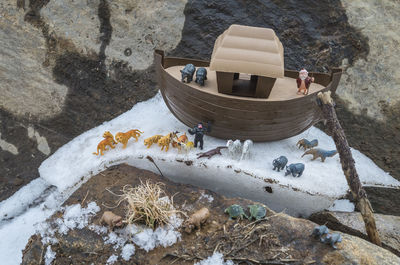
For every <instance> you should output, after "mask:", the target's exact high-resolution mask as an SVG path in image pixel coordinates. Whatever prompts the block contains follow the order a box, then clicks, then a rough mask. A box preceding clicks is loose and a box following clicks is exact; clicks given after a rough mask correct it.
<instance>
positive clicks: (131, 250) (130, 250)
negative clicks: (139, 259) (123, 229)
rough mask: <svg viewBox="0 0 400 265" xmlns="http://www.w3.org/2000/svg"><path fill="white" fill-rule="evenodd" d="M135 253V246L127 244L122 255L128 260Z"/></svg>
mask: <svg viewBox="0 0 400 265" xmlns="http://www.w3.org/2000/svg"><path fill="white" fill-rule="evenodd" d="M134 254H135V246H134V245H132V244H126V245H125V246H124V248H123V249H122V252H121V257H122V258H123V259H124V260H125V261H128V260H130V259H131V257H132V256H133V255H134Z"/></svg>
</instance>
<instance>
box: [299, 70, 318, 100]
mask: <svg viewBox="0 0 400 265" xmlns="http://www.w3.org/2000/svg"><path fill="white" fill-rule="evenodd" d="M296 82H297V88H298V90H297V94H299V95H300V94H301V91H303V90H304V92H303V94H304V95H308V89H309V88H310V84H311V83H312V82H314V77H309V76H308V72H307V70H306V69H304V68H302V69H301V70H300V72H299V77H298V78H297V79H296Z"/></svg>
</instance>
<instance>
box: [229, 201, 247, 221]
mask: <svg viewBox="0 0 400 265" xmlns="http://www.w3.org/2000/svg"><path fill="white" fill-rule="evenodd" d="M225 213H227V214H229V219H232V218H240V219H243V216H244V217H246V218H248V217H247V215H246V214H245V213H244V211H243V208H242V206H240V205H237V204H233V205H231V206H229V207H228V208H226V209H225Z"/></svg>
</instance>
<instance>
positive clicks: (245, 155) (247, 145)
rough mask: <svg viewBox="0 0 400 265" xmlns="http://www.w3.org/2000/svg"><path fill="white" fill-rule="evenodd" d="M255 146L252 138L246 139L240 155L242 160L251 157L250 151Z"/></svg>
mask: <svg viewBox="0 0 400 265" xmlns="http://www.w3.org/2000/svg"><path fill="white" fill-rule="evenodd" d="M252 147H253V141H252V140H246V141H244V143H243V148H242V156H241V157H240V160H244V159H248V158H249V157H250V152H251V149H252Z"/></svg>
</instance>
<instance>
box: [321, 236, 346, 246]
mask: <svg viewBox="0 0 400 265" xmlns="http://www.w3.org/2000/svg"><path fill="white" fill-rule="evenodd" d="M320 240H321V242H322V243H324V244H328V245H331V247H333V248H334V249H337V247H336V246H335V243H337V242H339V243H340V242H342V236H341V235H340V234H336V233H334V234H327V235H326V236H325V237H324V238H321V239H320Z"/></svg>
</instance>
